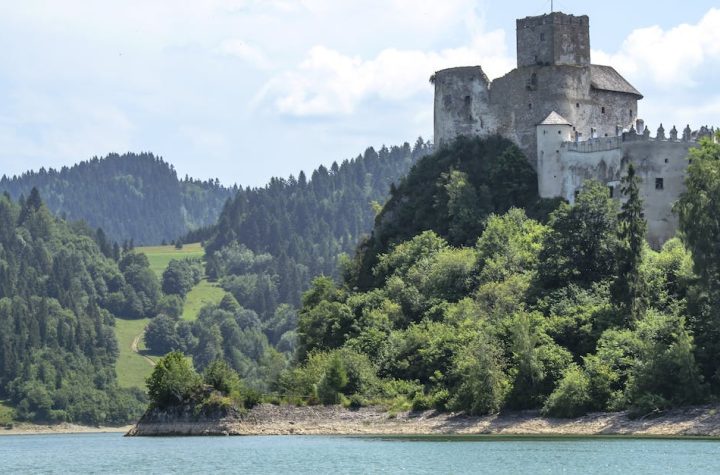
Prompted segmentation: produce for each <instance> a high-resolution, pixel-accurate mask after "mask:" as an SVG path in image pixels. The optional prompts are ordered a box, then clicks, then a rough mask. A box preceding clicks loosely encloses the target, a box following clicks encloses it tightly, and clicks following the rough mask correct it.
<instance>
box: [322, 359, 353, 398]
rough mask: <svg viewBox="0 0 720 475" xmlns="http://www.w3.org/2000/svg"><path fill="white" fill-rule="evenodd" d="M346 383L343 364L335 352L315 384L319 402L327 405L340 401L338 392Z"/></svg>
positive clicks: (346, 378)
mask: <svg viewBox="0 0 720 475" xmlns="http://www.w3.org/2000/svg"><path fill="white" fill-rule="evenodd" d="M347 384H348V376H347V372H346V371H345V365H344V364H343V362H342V360H341V359H340V358H339V356H338V355H337V354H336V355H334V356H333V357H332V358H330V363H329V364H328V365H327V368H326V369H325V373H324V374H323V375H322V377H321V378H320V382H319V383H318V385H317V394H318V399H320V402H321V403H323V404H325V405H329V404H337V403H338V402H340V393H341V392H342V390H343V389H345V386H347Z"/></svg>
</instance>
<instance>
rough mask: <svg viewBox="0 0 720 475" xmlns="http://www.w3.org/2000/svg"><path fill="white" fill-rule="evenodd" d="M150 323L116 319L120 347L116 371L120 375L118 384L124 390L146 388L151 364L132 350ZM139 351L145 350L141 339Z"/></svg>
mask: <svg viewBox="0 0 720 475" xmlns="http://www.w3.org/2000/svg"><path fill="white" fill-rule="evenodd" d="M149 321H150V319H149V318H142V319H138V320H125V319H120V318H116V319H115V335H116V336H117V339H118V345H119V346H120V356H119V357H118V360H117V363H116V366H115V369H116V372H117V375H118V383H119V384H120V386H122V387H124V388H132V387H137V388H142V387H145V378H147V377H148V376H150V372H151V371H152V366H151V365H150V362H149V361H147V360H146V359H145V358H143V357H142V356H141V355H139V354H138V353H136V352H134V351H133V350H132V343H133V340H135V338H137V337H138V336H139V335H140V334H141V333H142V332H143V330H144V329H145V326H146V325H147V324H148V322H149ZM138 349H139V350H143V349H144V342H143V340H142V338H140V340H139V342H138Z"/></svg>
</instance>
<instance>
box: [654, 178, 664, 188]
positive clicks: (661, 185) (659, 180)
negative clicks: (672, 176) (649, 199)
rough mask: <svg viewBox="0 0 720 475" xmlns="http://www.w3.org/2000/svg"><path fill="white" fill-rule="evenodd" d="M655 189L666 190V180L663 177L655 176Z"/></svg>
mask: <svg viewBox="0 0 720 475" xmlns="http://www.w3.org/2000/svg"><path fill="white" fill-rule="evenodd" d="M655 189H656V190H664V189H665V180H663V179H662V178H655Z"/></svg>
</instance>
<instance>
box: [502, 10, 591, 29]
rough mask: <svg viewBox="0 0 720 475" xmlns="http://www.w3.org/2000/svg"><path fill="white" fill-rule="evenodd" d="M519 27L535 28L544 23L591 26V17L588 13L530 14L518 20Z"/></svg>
mask: <svg viewBox="0 0 720 475" xmlns="http://www.w3.org/2000/svg"><path fill="white" fill-rule="evenodd" d="M516 25H517V29H518V30H520V29H524V28H535V27H538V26H542V25H575V26H589V25H590V17H588V16H587V15H580V16H575V15H569V14H566V13H562V12H553V13H547V14H545V15H540V16H528V17H525V18H518V19H517V20H516Z"/></svg>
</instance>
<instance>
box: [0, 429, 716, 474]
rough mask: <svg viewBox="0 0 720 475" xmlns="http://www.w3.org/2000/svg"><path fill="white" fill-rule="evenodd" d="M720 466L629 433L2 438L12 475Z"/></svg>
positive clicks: (678, 443)
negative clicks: (578, 435) (602, 435)
mask: <svg viewBox="0 0 720 475" xmlns="http://www.w3.org/2000/svg"><path fill="white" fill-rule="evenodd" d="M718 471H720V441H718V440H690V439H679V440H678V439H674V440H671V439H630V438H510V437H507V438H506V437H497V436H491V437H476V438H462V437H445V438H430V437H418V438H375V437H359V438H357V437H321V436H277V437H271V436H268V437H212V438H211V437H193V438H190V437H188V438H183V437H175V438H172V437H167V438H165V437H163V438H140V437H138V438H123V437H122V436H121V435H120V434H84V435H23V436H2V437H0V472H2V473H3V474H5V473H43V474H45V473H63V474H65V473H148V474H149V473H252V474H265V473H268V474H270V473H272V474H275V473H292V474H303V473H307V474H314V475H317V474H321V473H333V474H336V473H432V474H436V473H493V474H499V473H508V474H519V473H528V474H541V473H582V474H592V473H603V474H605V473H632V474H642V473H672V474H684V473H687V474H699V473H718Z"/></svg>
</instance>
